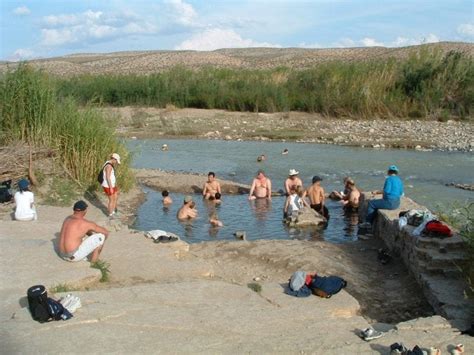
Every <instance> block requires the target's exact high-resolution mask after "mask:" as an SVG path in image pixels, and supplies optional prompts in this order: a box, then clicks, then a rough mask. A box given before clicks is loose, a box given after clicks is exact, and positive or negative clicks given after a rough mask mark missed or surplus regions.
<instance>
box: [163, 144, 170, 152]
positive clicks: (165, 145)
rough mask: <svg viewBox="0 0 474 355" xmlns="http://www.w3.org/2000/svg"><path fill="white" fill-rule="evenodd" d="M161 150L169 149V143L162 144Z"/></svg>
mask: <svg viewBox="0 0 474 355" xmlns="http://www.w3.org/2000/svg"><path fill="white" fill-rule="evenodd" d="M161 150H162V151H163V152H165V151H167V150H168V144H163V145H162V146H161Z"/></svg>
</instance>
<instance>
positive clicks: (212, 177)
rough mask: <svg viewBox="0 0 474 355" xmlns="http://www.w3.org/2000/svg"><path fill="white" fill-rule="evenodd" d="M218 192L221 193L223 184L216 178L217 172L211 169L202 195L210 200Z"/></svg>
mask: <svg viewBox="0 0 474 355" xmlns="http://www.w3.org/2000/svg"><path fill="white" fill-rule="evenodd" d="M216 193H219V194H221V184H219V181H217V180H216V174H214V173H213V172H212V171H210V172H209V174H207V181H206V182H205V183H204V187H203V189H202V195H203V196H204V198H205V199H206V200H209V198H211V197H215V195H216Z"/></svg>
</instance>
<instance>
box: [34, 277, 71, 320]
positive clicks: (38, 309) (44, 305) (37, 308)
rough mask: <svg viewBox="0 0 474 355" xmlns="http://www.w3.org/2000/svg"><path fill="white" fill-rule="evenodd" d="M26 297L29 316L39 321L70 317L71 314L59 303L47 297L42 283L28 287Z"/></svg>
mask: <svg viewBox="0 0 474 355" xmlns="http://www.w3.org/2000/svg"><path fill="white" fill-rule="evenodd" d="M27 297H28V305H29V308H30V312H31V316H32V317H33V319H34V320H36V321H38V322H40V323H44V322H49V321H51V320H61V319H62V320H68V319H69V318H72V314H71V313H70V312H69V311H68V310H67V309H66V308H64V307H63V305H62V304H61V303H59V302H58V301H56V300H53V299H52V298H49V297H48V293H47V292H46V288H45V287H44V286H43V285H36V286H32V287H30V288H29V289H28V291H27Z"/></svg>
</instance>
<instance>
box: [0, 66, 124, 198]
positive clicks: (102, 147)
mask: <svg viewBox="0 0 474 355" xmlns="http://www.w3.org/2000/svg"><path fill="white" fill-rule="evenodd" d="M0 98H1V99H0V143H1V144H8V143H10V142H14V141H18V140H19V141H24V142H28V143H31V144H33V145H46V146H50V147H52V148H54V149H55V150H56V151H57V154H58V157H59V160H60V163H61V165H63V166H64V167H65V168H66V169H67V172H68V173H69V174H70V175H71V176H72V177H73V178H74V179H76V180H77V181H78V182H80V183H81V184H84V185H85V186H94V185H97V182H96V178H97V173H98V171H99V170H100V167H101V164H103V162H104V161H105V159H107V158H108V157H109V155H110V154H111V153H112V152H117V153H119V154H120V155H121V156H123V160H124V163H123V164H122V165H121V166H120V173H119V174H118V175H119V184H121V186H122V187H123V188H124V189H128V188H129V187H130V186H131V184H132V183H133V178H132V174H131V171H130V169H129V167H128V166H129V156H128V153H127V150H126V148H125V147H124V145H123V144H122V143H120V142H119V140H118V139H117V138H116V137H115V135H114V132H115V123H114V122H113V121H110V120H108V119H106V118H105V117H103V116H102V115H101V114H100V113H99V112H98V111H97V110H95V109H93V108H92V107H91V106H86V107H81V108H80V107H78V105H77V104H76V103H75V100H74V99H73V98H64V97H63V98H58V97H57V94H56V86H55V83H54V82H53V81H52V80H51V79H50V77H49V76H48V75H46V74H45V73H43V72H39V71H34V70H32V69H31V68H30V67H28V66H27V65H24V64H22V65H20V66H19V67H18V69H17V70H15V71H13V72H9V73H6V74H5V75H3V76H2V77H1V78H0Z"/></svg>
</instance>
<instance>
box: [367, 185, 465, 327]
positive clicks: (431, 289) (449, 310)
mask: <svg viewBox="0 0 474 355" xmlns="http://www.w3.org/2000/svg"><path fill="white" fill-rule="evenodd" d="M374 197H375V196H374V195H372V194H367V193H364V194H363V198H362V204H361V209H360V216H361V219H362V220H363V219H364V217H365V215H366V211H367V203H368V200H369V199H370V198H374ZM380 197H381V196H380V195H378V196H377V197H375V198H380ZM410 209H419V210H427V209H426V207H424V206H421V205H419V204H417V203H416V202H414V201H413V200H411V199H409V198H407V197H403V198H402V200H401V203H400V208H399V209H396V210H378V212H377V217H376V219H375V221H374V226H373V233H374V236H375V237H379V238H382V239H383V241H384V242H385V244H386V245H387V247H388V248H389V249H390V251H391V252H392V253H396V254H399V255H400V256H401V257H402V259H403V261H404V263H405V265H406V266H407V268H408V269H409V270H410V271H411V272H412V273H413V275H414V276H415V279H416V280H417V281H418V283H419V285H420V287H421V289H422V291H423V293H424V295H425V296H426V298H427V300H428V302H429V303H430V304H431V306H432V307H433V309H434V310H435V312H436V313H438V314H440V315H442V316H444V317H446V318H448V319H450V320H451V321H452V322H453V324H454V325H455V326H457V327H459V328H461V329H463V328H468V327H469V326H470V324H471V322H472V321H473V320H474V300H470V299H466V298H465V293H466V291H467V290H468V285H467V283H466V281H465V280H464V279H463V277H462V275H461V271H460V266H461V265H462V264H463V263H464V262H466V260H467V255H466V254H465V251H464V250H465V245H464V241H463V240H462V238H461V237H460V236H459V235H456V234H455V235H454V236H453V237H451V238H445V239H439V238H426V237H416V236H414V235H413V230H414V229H415V227H413V226H406V227H405V228H403V229H402V230H399V227H398V215H399V213H400V211H406V210H410Z"/></svg>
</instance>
